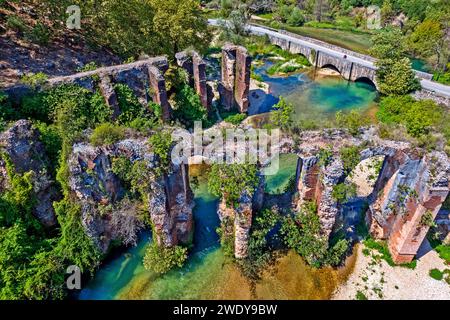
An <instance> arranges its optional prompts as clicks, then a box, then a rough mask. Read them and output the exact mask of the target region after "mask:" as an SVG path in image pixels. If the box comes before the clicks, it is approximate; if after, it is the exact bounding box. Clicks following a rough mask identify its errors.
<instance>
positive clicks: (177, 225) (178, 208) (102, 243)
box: [69, 139, 193, 252]
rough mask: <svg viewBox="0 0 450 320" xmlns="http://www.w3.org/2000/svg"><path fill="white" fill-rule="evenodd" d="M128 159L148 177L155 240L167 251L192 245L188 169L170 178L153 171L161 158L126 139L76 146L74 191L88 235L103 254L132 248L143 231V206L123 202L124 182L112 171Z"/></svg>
mask: <svg viewBox="0 0 450 320" xmlns="http://www.w3.org/2000/svg"><path fill="white" fill-rule="evenodd" d="M117 157H125V158H126V159H129V160H130V161H131V163H135V162H136V161H143V163H144V165H145V167H146V169H148V172H149V176H147V177H145V179H146V182H147V183H148V185H149V188H148V190H147V189H146V190H147V191H146V192H147V193H146V194H145V195H142V196H143V198H145V199H146V201H144V203H145V204H146V206H147V208H146V211H148V214H149V216H150V219H151V221H152V224H153V227H154V229H153V230H154V237H156V239H157V241H158V242H159V243H161V244H164V245H165V246H173V245H177V244H178V243H188V242H189V241H190V239H191V232H192V223H193V222H192V208H193V196H192V192H191V189H190V187H189V182H188V180H187V179H188V178H187V168H186V166H184V165H180V166H172V167H171V169H170V172H169V173H168V174H164V175H163V176H158V175H157V174H156V173H155V172H154V170H153V169H154V168H156V167H157V166H158V165H159V164H158V159H157V157H155V156H154V155H153V153H152V152H151V150H150V147H149V146H148V145H147V143H146V140H145V139H127V140H123V141H120V142H118V143H116V144H114V145H112V146H102V147H94V146H92V145H90V144H87V143H78V144H75V145H74V146H73V151H72V154H71V155H70V158H69V170H70V178H69V183H70V188H71V190H72V191H73V192H74V194H75V195H76V197H77V198H78V201H79V203H80V204H81V207H82V221H83V226H84V227H85V230H86V233H87V234H88V235H89V236H90V237H91V238H92V239H93V240H94V242H95V243H96V244H97V246H98V247H99V248H100V249H101V250H102V251H103V252H106V250H107V249H108V247H109V244H110V242H111V240H115V239H117V240H122V242H125V244H127V243H126V242H128V243H133V242H135V239H136V234H137V232H138V231H139V229H140V228H141V227H142V220H143V219H142V217H139V216H138V212H139V206H140V203H139V201H133V200H128V198H127V197H125V194H126V191H127V190H126V188H125V185H124V182H123V181H121V180H120V179H119V177H117V176H116V175H115V174H114V173H113V172H112V161H113V159H114V158H117Z"/></svg>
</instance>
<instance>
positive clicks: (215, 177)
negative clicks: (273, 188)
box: [208, 163, 258, 207]
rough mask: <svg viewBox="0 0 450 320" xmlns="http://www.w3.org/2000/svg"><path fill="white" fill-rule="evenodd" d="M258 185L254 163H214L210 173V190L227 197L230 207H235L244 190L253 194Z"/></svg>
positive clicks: (219, 195) (218, 195)
mask: <svg viewBox="0 0 450 320" xmlns="http://www.w3.org/2000/svg"><path fill="white" fill-rule="evenodd" d="M257 185H258V176H257V169H256V166H255V165H253V164H218V163H214V164H213V165H212V166H211V169H210V171H209V174H208V189H209V191H210V192H211V193H212V194H213V195H215V196H217V197H222V196H223V197H225V201H226V204H227V205H228V206H229V207H235V206H236V205H237V204H238V200H239V198H240V197H241V195H242V194H243V193H244V192H248V193H249V194H250V195H251V194H253V192H254V190H255V188H256V186H257Z"/></svg>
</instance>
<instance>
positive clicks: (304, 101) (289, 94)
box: [253, 61, 377, 120]
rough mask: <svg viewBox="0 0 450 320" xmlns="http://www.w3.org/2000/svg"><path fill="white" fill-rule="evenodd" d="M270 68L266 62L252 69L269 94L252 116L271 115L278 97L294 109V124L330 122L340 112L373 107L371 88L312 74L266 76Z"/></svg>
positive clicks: (369, 85) (337, 78)
mask: <svg viewBox="0 0 450 320" xmlns="http://www.w3.org/2000/svg"><path fill="white" fill-rule="evenodd" d="M271 64H272V63H271V62H270V61H268V62H266V63H265V64H264V65H262V66H259V67H257V68H255V73H256V74H258V75H260V76H261V77H262V79H263V80H264V82H266V83H268V84H269V86H270V94H269V95H267V96H266V97H265V100H264V103H263V104H262V105H261V107H260V108H259V110H257V111H256V112H254V113H253V114H258V113H264V112H268V111H270V110H271V109H272V107H273V105H274V104H276V103H277V102H278V97H279V96H283V97H284V98H285V99H286V100H287V101H288V102H290V103H292V104H293V105H294V108H295V112H294V120H303V119H315V120H318V119H322V118H323V119H331V118H334V115H335V113H336V112H337V111H339V110H344V111H349V110H360V111H367V110H369V109H370V108H372V107H373V106H374V105H375V99H376V98H377V91H376V89H375V87H374V86H372V85H371V84H368V83H364V82H349V81H347V80H344V79H343V78H341V77H340V76H325V77H324V76H320V74H317V73H316V74H314V71H312V72H309V73H296V74H292V75H288V76H283V77H277V76H269V75H268V74H267V73H266V70H267V69H268V68H269V67H270V65H271ZM313 78H314V79H313Z"/></svg>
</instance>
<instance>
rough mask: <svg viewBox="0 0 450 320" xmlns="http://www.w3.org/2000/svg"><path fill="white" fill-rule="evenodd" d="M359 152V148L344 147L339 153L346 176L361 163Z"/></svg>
mask: <svg viewBox="0 0 450 320" xmlns="http://www.w3.org/2000/svg"><path fill="white" fill-rule="evenodd" d="M359 151H360V150H359V147H358V146H350V147H344V148H342V149H341V150H340V151H339V153H340V155H341V160H342V164H343V166H344V171H345V173H346V174H350V173H351V172H352V171H353V169H354V168H356V166H357V165H358V164H359V162H360V161H361V157H360V155H359Z"/></svg>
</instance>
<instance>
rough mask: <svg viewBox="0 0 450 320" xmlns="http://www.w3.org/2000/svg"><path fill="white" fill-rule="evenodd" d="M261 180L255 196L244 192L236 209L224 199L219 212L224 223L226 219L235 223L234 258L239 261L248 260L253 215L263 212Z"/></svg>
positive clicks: (230, 231)
mask: <svg viewBox="0 0 450 320" xmlns="http://www.w3.org/2000/svg"><path fill="white" fill-rule="evenodd" d="M259 179H260V180H259V184H258V186H257V187H256V189H255V191H254V192H253V194H249V193H247V192H244V193H243V194H242V195H241V197H240V199H239V203H238V205H237V206H236V207H235V208H230V207H228V206H227V204H226V201H225V199H222V201H221V203H220V205H219V210H218V212H217V214H218V215H219V218H220V221H221V222H222V223H223V222H224V221H225V220H226V219H230V220H231V221H233V226H234V228H233V229H234V234H232V236H234V256H235V257H236V258H237V259H243V258H246V257H247V255H248V241H249V239H250V229H251V226H252V219H253V213H254V212H256V211H259V210H261V208H262V205H263V201H264V178H263V176H260V177H259ZM226 232H228V233H232V232H233V230H226ZM229 235H231V234H229Z"/></svg>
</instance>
